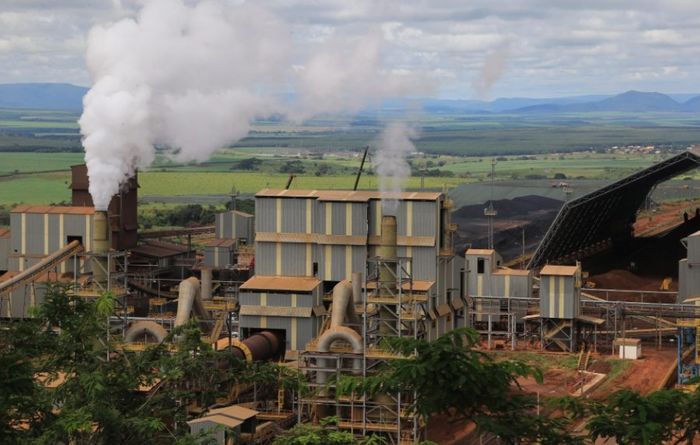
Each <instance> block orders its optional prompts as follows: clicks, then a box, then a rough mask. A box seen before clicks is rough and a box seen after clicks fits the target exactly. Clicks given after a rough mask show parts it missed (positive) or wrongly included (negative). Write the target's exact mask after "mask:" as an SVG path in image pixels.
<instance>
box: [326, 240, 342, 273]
mask: <svg viewBox="0 0 700 445" xmlns="http://www.w3.org/2000/svg"><path fill="white" fill-rule="evenodd" d="M331 252H332V263H331V277H330V278H326V280H330V281H341V280H344V279H345V278H346V277H345V246H331Z"/></svg>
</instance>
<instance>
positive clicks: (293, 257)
mask: <svg viewBox="0 0 700 445" xmlns="http://www.w3.org/2000/svg"><path fill="white" fill-rule="evenodd" d="M282 275H289V276H304V275H306V244H296V243H282Z"/></svg>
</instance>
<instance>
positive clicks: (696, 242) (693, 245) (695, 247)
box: [687, 234, 700, 264]
mask: <svg viewBox="0 0 700 445" xmlns="http://www.w3.org/2000/svg"><path fill="white" fill-rule="evenodd" d="M687 257H688V262H689V263H691V264H697V263H700V235H695V234H693V235H690V236H689V237H688V255H687Z"/></svg>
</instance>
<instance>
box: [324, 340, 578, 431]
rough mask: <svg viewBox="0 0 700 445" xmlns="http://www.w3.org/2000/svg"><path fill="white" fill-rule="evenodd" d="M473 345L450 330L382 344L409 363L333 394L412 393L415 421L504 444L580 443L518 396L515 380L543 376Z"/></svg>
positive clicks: (561, 423)
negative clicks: (475, 431) (462, 427)
mask: <svg viewBox="0 0 700 445" xmlns="http://www.w3.org/2000/svg"><path fill="white" fill-rule="evenodd" d="M478 341H479V334H478V332H476V331H474V330H473V329H469V328H463V329H455V330H453V331H450V332H448V333H446V334H444V335H443V336H441V337H439V338H438V339H437V340H435V341H432V342H429V341H427V340H425V339H414V338H409V337H395V338H387V339H386V341H385V347H386V348H388V349H389V350H391V351H393V352H396V353H398V354H400V355H402V356H404V357H408V358H406V359H398V360H392V361H390V362H388V363H387V365H386V366H385V367H384V368H383V369H382V370H381V371H380V372H379V373H378V374H376V375H373V376H369V377H366V378H361V377H345V378H342V379H341V380H340V381H339V382H338V385H337V392H338V393H339V394H346V395H347V394H351V393H352V392H355V393H367V394H368V395H369V396H373V395H376V394H380V393H389V394H392V393H398V392H401V391H406V392H408V393H414V394H415V399H414V401H413V404H412V406H411V409H412V410H413V411H414V412H415V413H416V414H417V415H419V416H421V417H423V418H428V417H430V416H432V415H435V414H443V415H446V416H448V417H451V418H453V419H454V420H462V421H466V420H473V421H474V422H476V424H477V426H478V427H479V428H480V430H481V431H483V432H491V433H493V434H496V435H498V436H499V437H500V438H501V439H502V440H504V441H505V442H506V443H535V442H540V443H543V444H556V443H561V444H565V443H580V440H579V439H577V438H574V437H570V436H569V434H568V433H567V432H566V430H565V428H564V427H565V424H566V419H558V420H556V421H552V420H550V419H548V418H546V417H544V416H538V415H536V414H535V413H534V408H535V403H534V401H533V399H532V397H530V396H528V395H525V394H522V393H520V392H518V391H517V389H518V383H517V380H518V378H521V377H526V376H532V377H534V378H536V379H537V380H539V381H541V380H542V373H541V372H540V371H539V370H538V369H536V368H534V367H532V366H529V365H527V364H525V363H523V362H520V361H515V360H505V361H498V362H497V361H494V360H493V359H491V358H490V357H489V356H488V355H486V354H485V353H483V352H481V351H478V350H476V349H475V348H474V346H475V345H476V344H477V343H478Z"/></svg>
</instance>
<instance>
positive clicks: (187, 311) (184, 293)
mask: <svg viewBox="0 0 700 445" xmlns="http://www.w3.org/2000/svg"><path fill="white" fill-rule="evenodd" d="M199 291H200V288H199V280H198V279H197V278H196V277H189V278H187V279H185V280H182V281H181V282H180V286H179V290H178V298H177V315H176V316H175V327H177V326H181V325H183V324H185V323H187V321H188V320H189V319H190V315H191V314H192V309H194V312H195V314H197V315H198V316H199V317H201V318H208V317H209V314H208V313H207V310H206V309H205V308H204V305H203V304H202V300H201V298H200V294H199Z"/></svg>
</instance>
